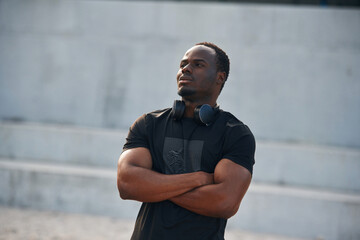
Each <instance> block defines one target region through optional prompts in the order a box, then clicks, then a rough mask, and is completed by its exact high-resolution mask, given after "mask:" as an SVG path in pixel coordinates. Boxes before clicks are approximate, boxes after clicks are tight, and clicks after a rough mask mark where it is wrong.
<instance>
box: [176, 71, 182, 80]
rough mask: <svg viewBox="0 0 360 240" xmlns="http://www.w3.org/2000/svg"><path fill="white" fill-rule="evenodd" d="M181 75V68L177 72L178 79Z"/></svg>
mask: <svg viewBox="0 0 360 240" xmlns="http://www.w3.org/2000/svg"><path fill="white" fill-rule="evenodd" d="M180 75H181V69H179V71H178V72H177V74H176V80H179V77H180Z"/></svg>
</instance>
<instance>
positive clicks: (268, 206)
mask: <svg viewBox="0 0 360 240" xmlns="http://www.w3.org/2000/svg"><path fill="white" fill-rule="evenodd" d="M0 191H1V193H2V194H1V195H0V204H4V205H7V206H18V207H28V208H29V207H31V208H34V209H41V210H54V211H65V212H72V213H83V214H96V215H104V216H109V217H115V218H121V219H135V218H136V215H137V212H138V210H139V207H140V204H139V202H136V201H129V200H127V201H124V200H121V199H120V198H119V194H118V192H117V188H116V169H115V168H113V169H107V168H100V167H85V166H75V165H59V164H45V163H35V162H31V161H28V162H20V161H11V160H6V159H0ZM359 220H360V195H359V194H355V193H351V194H350V193H346V192H335V191H327V190H323V189H319V188H300V187H294V186H281V185H270V184H258V183H252V184H251V185H250V188H249V190H248V192H247V194H246V196H245V198H244V199H243V201H242V203H241V206H240V209H239V211H238V213H237V214H236V215H235V216H234V217H232V218H231V219H229V221H228V224H227V226H228V228H229V229H243V230H247V231H250V232H262V233H272V234H278V235H287V236H293V237H303V238H316V237H318V236H323V237H324V238H325V239H327V240H337V239H340V238H341V239H342V240H353V239H358V238H359V237H360V231H359V229H358V226H359V224H360V222H359Z"/></svg>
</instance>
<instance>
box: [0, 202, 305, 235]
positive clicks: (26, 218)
mask: <svg viewBox="0 0 360 240" xmlns="http://www.w3.org/2000/svg"><path fill="white" fill-rule="evenodd" d="M133 225H134V222H133V221H129V220H122V219H116V218H111V217H104V216H94V215H84V214H74V213H64V212H51V211H39V210H34V209H22V208H12V207H7V206H0V240H85V239H86V240H105V239H106V240H108V239H117V240H128V239H130V236H131V233H132V229H133ZM225 239H226V240H305V239H300V238H290V237H285V236H277V235H269V234H259V233H249V232H245V231H240V230H234V229H227V230H226V233H225Z"/></svg>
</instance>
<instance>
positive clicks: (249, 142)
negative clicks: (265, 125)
mask: <svg viewBox="0 0 360 240" xmlns="http://www.w3.org/2000/svg"><path fill="white" fill-rule="evenodd" d="M254 155H255V138H254V135H253V134H252V133H251V131H250V129H249V128H248V127H247V126H246V125H240V126H236V127H234V128H233V129H231V130H230V131H229V132H228V135H227V137H226V140H225V144H224V151H223V158H227V159H229V160H231V161H233V162H235V163H237V164H239V165H241V166H243V167H245V168H246V169H248V170H249V172H250V173H251V174H252V173H253V165H254V164H255V156H254Z"/></svg>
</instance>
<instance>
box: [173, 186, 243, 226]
mask: <svg viewBox="0 0 360 240" xmlns="http://www.w3.org/2000/svg"><path fill="white" fill-rule="evenodd" d="M223 188H224V186H223V185H222V184H221V183H219V184H211V185H206V186H202V187H199V188H196V189H194V190H192V191H189V192H186V193H184V194H182V195H179V196H176V197H173V198H171V199H170V200H171V201H172V202H174V203H175V204H177V205H179V206H181V207H183V208H186V209H187V210H189V211H192V212H195V213H197V214H201V215H204V216H209V217H218V218H226V219H227V218H230V217H231V216H233V215H234V214H235V213H236V212H237V210H238V208H239V204H238V203H237V202H236V201H231V199H230V198H229V196H227V195H226V192H225V191H224V189H223Z"/></svg>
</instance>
